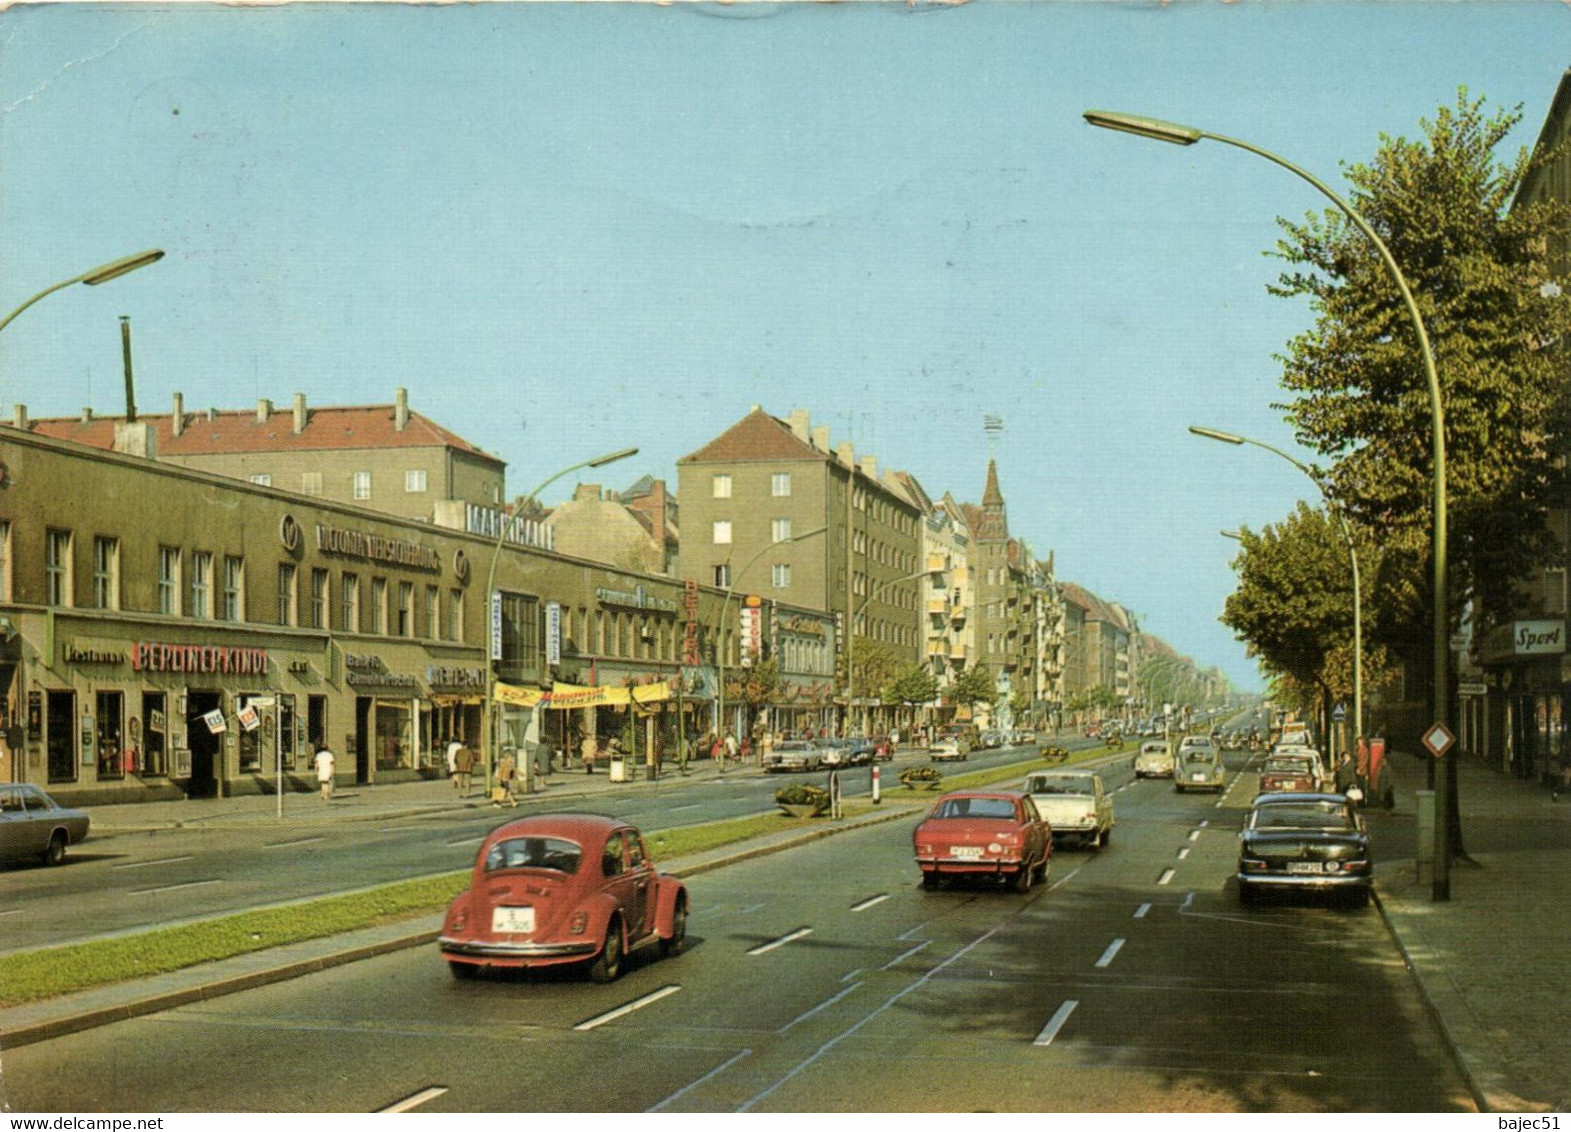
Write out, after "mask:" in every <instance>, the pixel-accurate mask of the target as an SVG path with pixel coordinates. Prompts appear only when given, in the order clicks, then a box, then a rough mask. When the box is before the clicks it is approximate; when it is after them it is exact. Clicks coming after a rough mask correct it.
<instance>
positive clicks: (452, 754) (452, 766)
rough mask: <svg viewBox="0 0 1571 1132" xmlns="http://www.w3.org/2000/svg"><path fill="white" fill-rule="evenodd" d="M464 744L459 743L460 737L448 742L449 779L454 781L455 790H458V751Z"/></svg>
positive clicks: (454, 737)
mask: <svg viewBox="0 0 1571 1132" xmlns="http://www.w3.org/2000/svg"><path fill="white" fill-rule="evenodd" d="M462 746H463V744H462V743H460V742H459V741H458V736H456V735H455V736H453V738H451V739H449V740H448V741H447V777H448V778H450V779H452V780H453V789H454V790H457V789H458V749H459V748H460V747H462Z"/></svg>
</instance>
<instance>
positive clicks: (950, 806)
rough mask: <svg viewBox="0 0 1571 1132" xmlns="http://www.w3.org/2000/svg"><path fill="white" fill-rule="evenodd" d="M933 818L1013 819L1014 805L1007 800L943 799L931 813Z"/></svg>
mask: <svg viewBox="0 0 1571 1132" xmlns="http://www.w3.org/2000/svg"><path fill="white" fill-rule="evenodd" d="M933 816H934V817H935V818H1013V817H1014V816H1015V804H1014V803H1013V802H1011V801H1010V800H1009V799H1008V798H945V799H944V800H943V801H942V802H940V803H938V808H937V809H936V810H934V811H933Z"/></svg>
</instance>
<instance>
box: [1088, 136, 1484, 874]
mask: <svg viewBox="0 0 1571 1132" xmlns="http://www.w3.org/2000/svg"><path fill="white" fill-rule="evenodd" d="M1083 117H1084V118H1085V120H1086V121H1087V122H1088V123H1090V124H1091V125H1093V126H1100V127H1101V128H1103V129H1107V130H1120V131H1122V132H1124V133H1129V134H1135V135H1137V136H1139V137H1143V138H1152V139H1154V140H1156V141H1165V142H1171V143H1173V144H1174V145H1193V144H1195V142H1197V141H1200V140H1202V139H1204V138H1209V139H1210V140H1212V141H1216V142H1221V143H1222V144H1223V145H1231V146H1235V147H1237V148H1238V149H1242V150H1246V151H1247V152H1249V153H1253V154H1254V155H1255V156H1257V157H1263V158H1265V159H1266V160H1267V161H1269V162H1271V163H1273V164H1275V165H1280V166H1281V167H1282V168H1283V169H1286V170H1287V171H1288V172H1289V173H1293V174H1295V175H1296V176H1298V177H1300V178H1302V179H1303V180H1305V181H1308V182H1309V183H1310V184H1311V185H1313V186H1314V187H1315V188H1316V189H1318V190H1319V191H1320V192H1321V194H1323V195H1324V196H1325V197H1327V198H1328V199H1329V200H1330V201H1331V203H1332V204H1334V205H1336V206H1337V208H1339V209H1341V210H1342V212H1343V213H1344V214H1345V215H1346V216H1347V218H1348V219H1349V220H1351V221H1352V222H1353V225H1354V226H1355V227H1356V228H1357V229H1358V230H1359V231H1360V232H1362V233H1363V234H1364V235H1365V237H1367V238H1368V240H1369V242H1370V243H1371V244H1373V245H1374V246H1375V251H1377V252H1378V253H1379V255H1380V262H1381V263H1382V264H1384V265H1385V269H1386V272H1387V274H1389V275H1390V276H1391V280H1392V282H1394V283H1395V284H1396V288H1397V290H1398V291H1399V292H1400V293H1401V295H1402V304H1403V306H1405V307H1406V308H1407V315H1408V318H1409V319H1410V320H1411V321H1412V323H1413V333H1414V334H1415V335H1417V337H1418V348H1419V352H1420V354H1422V356H1423V361H1424V380H1425V383H1426V384H1427V385H1428V388H1429V442H1430V450H1431V461H1430V462H1431V464H1432V465H1433V471H1432V480H1433V483H1432V492H1433V499H1434V503H1433V509H1434V519H1433V521H1434V528H1433V533H1432V535H1431V547H1430V558H1431V559H1432V560H1433V562H1432V566H1433V569H1434V581H1433V586H1434V609H1433V613H1432V619H1433V622H1434V624H1433V625H1432V626H1431V627H1430V628H1431V632H1432V634H1433V635H1432V638H1431V645H1432V647H1433V649H1434V682H1433V687H1432V688H1431V691H1430V695H1431V696H1432V697H1433V699H1434V704H1435V707H1434V716H1435V722H1436V723H1438V724H1442V725H1443V724H1444V723H1445V720H1446V716H1447V714H1448V705H1449V699H1450V688H1449V687H1447V679H1448V675H1449V669H1448V662H1449V660H1450V656H1449V649H1450V631H1449V626H1450V614H1449V610H1450V601H1449V595H1448V593H1447V588H1446V435H1445V412H1444V409H1443V407H1442V405H1441V401H1440V378H1439V375H1438V374H1437V373H1436V372H1435V358H1434V353H1433V352H1432V351H1431V350H1430V348H1429V334H1428V332H1427V331H1425V329H1424V319H1423V316H1422V315H1421V314H1420V313H1419V311H1418V303H1417V302H1416V301H1415V300H1414V298H1413V292H1412V290H1411V289H1410V288H1409V287H1408V285H1407V280H1406V278H1404V277H1403V275H1402V270H1401V268H1399V267H1397V265H1396V259H1395V258H1394V257H1393V256H1392V255H1391V250H1390V249H1389V248H1387V247H1386V245H1385V241H1384V240H1382V239H1381V238H1380V237H1379V235H1377V234H1376V232H1375V230H1374V229H1373V228H1371V227H1370V226H1369V222H1368V221H1367V220H1365V219H1364V218H1363V217H1362V216H1360V215H1359V214H1358V212H1357V211H1356V210H1355V209H1354V208H1353V206H1352V205H1350V204H1348V203H1347V201H1345V200H1343V199H1342V198H1341V197H1340V196H1338V195H1337V194H1336V193H1335V192H1333V191H1332V189H1331V187H1330V186H1329V185H1326V184H1325V183H1324V182H1322V181H1320V180H1318V179H1317V178H1316V177H1314V176H1313V175H1312V174H1310V173H1309V172H1307V171H1306V170H1304V169H1300V168H1299V167H1298V166H1297V165H1294V164H1293V163H1292V162H1290V161H1287V160H1286V159H1285V158H1282V157H1279V156H1278V155H1276V154H1274V153H1272V152H1271V151H1269V150H1265V149H1261V148H1260V147H1259V146H1255V145H1251V144H1250V143H1248V142H1245V141H1240V140H1239V139H1237V138H1230V137H1224V136H1223V135H1221V134H1213V133H1209V132H1207V131H1205V130H1200V129H1196V128H1195V127H1193V126H1181V125H1178V124H1177V123H1174V122H1164V121H1161V120H1160V119H1157V118H1142V117H1138V116H1136V115H1133V114H1119V113H1115V112H1113V111H1108V110H1087V111H1085V113H1084V114H1083ZM1455 765H1456V764H1455V763H1454V761H1453V758H1452V754H1451V752H1450V751H1449V750H1447V751H1446V752H1445V753H1444V754H1443V755H1442V756H1441V757H1440V759H1439V760H1438V765H1437V767H1436V773H1435V812H1436V813H1437V814H1438V815H1439V818H1438V820H1437V821H1436V822H1435V876H1434V884H1433V887H1432V889H1431V892H1430V898H1431V899H1432V900H1436V901H1442V900H1450V899H1451V838H1450V834H1451V829H1450V821H1449V815H1450V807H1451V778H1452V776H1453V775H1454V774H1455Z"/></svg>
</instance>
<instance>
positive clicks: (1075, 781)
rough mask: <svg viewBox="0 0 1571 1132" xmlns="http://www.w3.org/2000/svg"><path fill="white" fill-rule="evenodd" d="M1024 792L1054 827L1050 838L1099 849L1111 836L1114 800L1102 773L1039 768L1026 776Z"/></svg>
mask: <svg viewBox="0 0 1571 1132" xmlns="http://www.w3.org/2000/svg"><path fill="white" fill-rule="evenodd" d="M1025 791H1026V793H1027V794H1029V795H1031V800H1032V801H1033V802H1035V803H1036V808H1037V811H1038V812H1039V813H1040V814H1041V815H1042V817H1043V819H1044V820H1046V822H1047V823H1048V824H1049V825H1051V826H1052V827H1053V840H1054V841H1055V842H1057V841H1062V840H1064V839H1065V838H1068V837H1073V838H1074V839H1075V840H1076V841H1078V842H1079V843H1080V844H1081V845H1082V846H1084V847H1086V848H1090V849H1100V848H1102V846H1104V845H1106V844H1107V839H1108V838H1109V837H1111V836H1112V835H1113V799H1112V798H1111V797H1110V796H1109V795H1108V793H1107V791H1106V790H1104V789H1103V788H1102V776H1101V775H1100V774H1097V773H1095V772H1094V771H1085V770H1038V771H1033V772H1032V773H1030V774H1028V775H1026V781H1025Z"/></svg>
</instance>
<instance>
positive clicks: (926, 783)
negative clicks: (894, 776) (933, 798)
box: [900, 766, 944, 790]
mask: <svg viewBox="0 0 1571 1132" xmlns="http://www.w3.org/2000/svg"><path fill="white" fill-rule="evenodd" d="M943 780H944V776H943V775H942V774H939V773H938V771H937V770H935V769H934V768H932V767H930V766H913V767H908V768H906V769H905V770H902V771H901V772H900V785H902V786H904V787H905V788H906V789H907V790H915V789H916V788H917V786H918V785H919V784H920V785H921V786H923V787H925V788H926V789H928V790H937V789H938V787H939V784H940V783H942V782H943Z"/></svg>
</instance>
